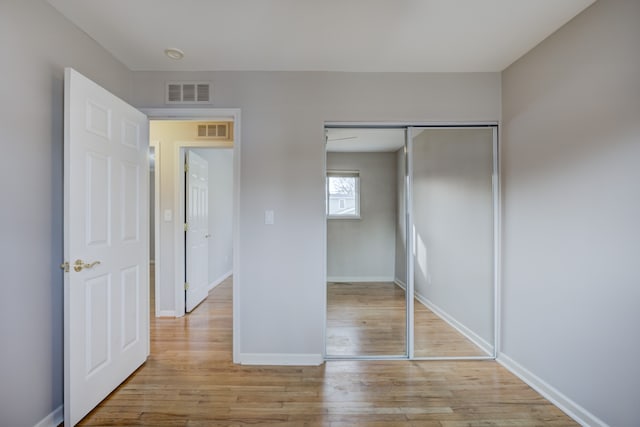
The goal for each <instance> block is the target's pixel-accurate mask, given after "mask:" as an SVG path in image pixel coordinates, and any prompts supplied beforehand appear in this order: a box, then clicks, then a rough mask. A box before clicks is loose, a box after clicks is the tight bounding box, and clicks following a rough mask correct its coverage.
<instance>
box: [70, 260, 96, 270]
mask: <svg viewBox="0 0 640 427" xmlns="http://www.w3.org/2000/svg"><path fill="white" fill-rule="evenodd" d="M98 264H100V261H94V262H92V263H90V264H87V263H85V262H84V261H82V260H81V259H77V260H76V262H74V263H73V269H74V270H75V271H82V270H83V269H85V268H93V267H95V266H96V265H98Z"/></svg>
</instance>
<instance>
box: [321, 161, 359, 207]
mask: <svg viewBox="0 0 640 427" xmlns="http://www.w3.org/2000/svg"><path fill="white" fill-rule="evenodd" d="M330 177H343V178H355V210H356V212H355V213H354V214H329V178H330ZM325 200H326V214H327V219H361V211H360V171H353V170H351V171H345V170H327V176H326V179H325Z"/></svg>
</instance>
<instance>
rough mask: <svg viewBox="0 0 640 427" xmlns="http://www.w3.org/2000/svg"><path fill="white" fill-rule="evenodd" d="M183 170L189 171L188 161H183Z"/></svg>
mask: <svg viewBox="0 0 640 427" xmlns="http://www.w3.org/2000/svg"><path fill="white" fill-rule="evenodd" d="M184 171H185V173H186V172H189V163H187V162H185V163H184Z"/></svg>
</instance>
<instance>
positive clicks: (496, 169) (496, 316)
mask: <svg viewBox="0 0 640 427" xmlns="http://www.w3.org/2000/svg"><path fill="white" fill-rule="evenodd" d="M422 127H429V128H456V127H459V128H474V127H481V128H493V165H492V166H493V173H492V191H493V248H492V249H493V255H494V256H493V265H492V267H493V302H494V312H493V321H494V324H493V338H494V342H493V352H492V353H491V354H489V355H487V356H470V357H464V356H462V357H460V356H453V357H416V356H415V355H414V348H413V342H414V339H413V338H414V337H413V332H414V331H413V329H414V325H413V321H414V319H413V298H412V297H410V295H411V296H412V295H413V285H414V284H413V274H414V265H413V256H412V255H411V254H412V253H413V235H412V232H411V230H409V227H412V225H413V217H412V210H413V200H412V197H411V188H412V185H413V182H412V175H413V166H412V163H413V159H412V158H411V154H410V153H411V152H412V128H422ZM327 128H380V129H388V128H404V129H405V132H406V133H405V138H406V139H405V150H406V151H405V154H406V158H405V162H406V165H407V170H406V174H407V177H406V179H407V180H406V185H407V189H406V195H405V206H406V209H407V212H406V214H407V223H406V226H407V295H406V297H407V304H406V310H407V312H406V317H407V319H406V321H407V328H406V355H404V356H364V355H362V356H332V355H327V255H326V254H327V221H326V220H325V221H324V232H323V239H322V245H323V248H322V249H323V256H324V259H323V263H324V269H323V277H322V279H323V288H324V299H323V321H324V323H323V339H324V341H323V347H322V348H323V356H324V359H325V360H495V359H496V358H497V357H498V355H499V354H500V352H501V341H500V336H501V330H502V325H501V319H502V306H501V292H502V289H501V274H500V273H501V259H502V253H501V242H502V233H501V231H502V186H501V176H502V173H501V162H500V123H499V122H498V121H481V122H471V121H469V122H427V121H406V122H366V121H362V122H361V121H358V122H338V121H325V122H324V126H323V129H325V130H326V129H327ZM323 135H325V133H324V132H323ZM323 144H324V146H326V138H323ZM323 154H324V161H323V171H324V175H323V176H324V177H325V178H326V176H327V161H326V159H327V155H326V149H325V150H323ZM325 193H326V192H325ZM323 196H324V195H323ZM325 209H326V207H325Z"/></svg>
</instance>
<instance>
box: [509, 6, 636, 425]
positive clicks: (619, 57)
mask: <svg viewBox="0 0 640 427" xmlns="http://www.w3.org/2000/svg"><path fill="white" fill-rule="evenodd" d="M639 23H640V2H638V1H637V0H619V1H616V0H600V1H598V2H596V3H595V4H594V5H593V6H591V7H590V8H588V9H587V10H586V11H585V12H584V13H582V14H580V15H578V16H577V17H576V18H575V19H574V20H572V21H571V22H569V23H568V24H567V25H566V26H565V27H563V28H562V29H560V30H559V31H558V32H556V33H555V34H554V35H553V36H551V37H550V38H548V39H547V40H546V41H544V42H543V43H541V44H540V45H539V46H538V47H536V48H535V49H534V50H532V51H531V52H530V53H529V54H527V55H526V56H524V57H523V58H521V59H520V60H519V61H517V62H516V63H514V64H513V65H512V66H510V67H509V68H508V69H506V70H505V71H504V73H503V128H502V141H503V151H502V154H503V183H504V207H503V209H504V212H503V233H504V242H503V245H504V247H503V251H502V253H503V286H502V287H503V295H502V310H503V322H502V325H503V336H502V339H503V352H504V354H505V355H507V356H508V357H509V358H511V359H513V360H514V361H516V362H517V363H519V364H520V365H521V366H522V367H524V368H526V369H528V370H529V371H530V372H531V373H533V374H534V375H536V376H538V377H539V378H540V379H542V380H543V381H545V382H546V383H547V384H549V385H551V386H552V387H555V388H556V389H557V390H559V391H560V392H562V393H563V394H564V395H565V396H567V397H569V398H570V399H572V400H574V401H575V402H577V403H578V404H579V405H582V406H583V407H584V408H586V409H587V410H588V411H590V412H591V413H592V414H593V415H595V416H596V417H599V418H600V419H602V420H603V421H605V422H606V423H608V424H609V425H612V426H631V425H638V423H639V422H640V405H638V403H639V401H638V385H639V384H640V364H639V363H638V361H640V339H638V336H639V335H638V325H640V309H639V308H638V303H639V302H640V285H639V284H640V269H639V268H638V265H639V260H640V225H639V224H640V186H639V184H638V183H639V182H640V167H639V165H640V161H639V159H640V48H639V47H638V45H639V43H640V24H639Z"/></svg>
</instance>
